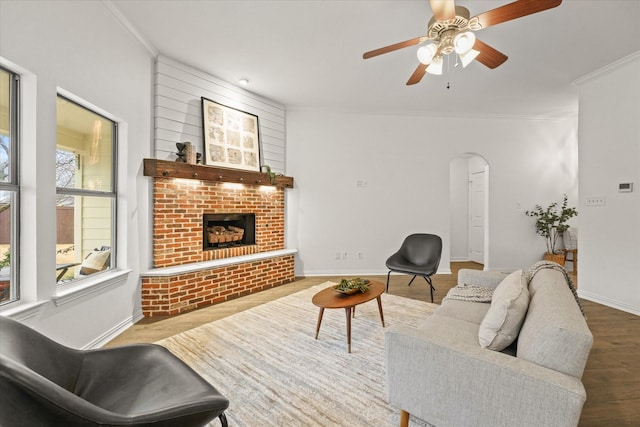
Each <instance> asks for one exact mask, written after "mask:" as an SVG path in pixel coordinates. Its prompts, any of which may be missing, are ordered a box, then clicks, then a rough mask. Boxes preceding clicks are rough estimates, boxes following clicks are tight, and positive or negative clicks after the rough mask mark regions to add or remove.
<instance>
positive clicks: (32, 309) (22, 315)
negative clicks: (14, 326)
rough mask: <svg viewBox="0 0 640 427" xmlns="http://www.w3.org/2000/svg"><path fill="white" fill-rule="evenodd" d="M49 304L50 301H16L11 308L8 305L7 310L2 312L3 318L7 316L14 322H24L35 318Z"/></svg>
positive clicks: (0, 311) (4, 309)
mask: <svg viewBox="0 0 640 427" xmlns="http://www.w3.org/2000/svg"><path fill="white" fill-rule="evenodd" d="M48 302H49V301H37V302H23V301H14V302H13V303H11V305H10V306H9V305H7V307H6V308H3V309H2V310H0V313H1V314H2V315H3V316H7V317H10V318H12V319H14V320H18V321H20V322H24V321H25V320H27V319H30V318H32V317H35V316H36V315H37V314H38V313H40V310H41V309H42V307H43V306H45V305H46V304H47V303H48Z"/></svg>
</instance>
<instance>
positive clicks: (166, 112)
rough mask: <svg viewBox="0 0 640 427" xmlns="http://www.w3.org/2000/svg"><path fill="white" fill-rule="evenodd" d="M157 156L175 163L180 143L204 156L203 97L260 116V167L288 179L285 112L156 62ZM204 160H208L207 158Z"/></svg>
mask: <svg viewBox="0 0 640 427" xmlns="http://www.w3.org/2000/svg"><path fill="white" fill-rule="evenodd" d="M155 84H156V87H155V113H154V115H155V155H156V158H158V159H162V160H175V159H176V155H175V153H176V151H177V149H176V142H187V141H189V142H191V143H192V144H194V145H195V147H196V150H197V151H198V152H199V153H204V143H203V136H202V106H201V100H200V97H202V96H204V97H205V98H208V99H210V100H212V101H215V102H218V103H220V104H224V105H227V106H229V107H233V108H237V109H239V110H242V111H246V112H247V113H251V114H255V115H256V116H258V124H259V132H260V158H261V161H260V164H261V165H269V166H271V169H272V170H273V171H274V172H279V173H285V172H286V171H285V118H286V114H285V107H284V106H283V105H280V104H278V103H276V102H274V101H271V100H269V99H267V98H263V97H261V96H258V95H255V94H253V93H251V92H248V91H246V90H243V89H241V88H239V87H237V86H234V85H232V84H230V83H228V82H225V81H223V80H220V79H218V78H216V77H214V76H211V75H209V74H207V73H204V72H202V71H200V70H197V69H194V68H192V67H189V66H188V65H185V64H182V63H180V62H177V61H175V60H173V59H170V58H167V57H164V56H159V57H158V59H157V61H156V83H155ZM203 157H204V155H203Z"/></svg>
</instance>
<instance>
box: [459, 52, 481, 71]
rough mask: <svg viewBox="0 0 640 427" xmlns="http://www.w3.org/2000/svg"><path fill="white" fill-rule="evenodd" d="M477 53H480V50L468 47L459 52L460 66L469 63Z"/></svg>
mask: <svg viewBox="0 0 640 427" xmlns="http://www.w3.org/2000/svg"><path fill="white" fill-rule="evenodd" d="M478 55H480V51H477V50H475V49H469V51H468V52H465V53H461V54H459V56H460V62H462V68H464V67H466V66H467V65H469V64H470V63H471V62H472V61H473V60H474V59H476V57H477V56H478Z"/></svg>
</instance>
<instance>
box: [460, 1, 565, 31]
mask: <svg viewBox="0 0 640 427" xmlns="http://www.w3.org/2000/svg"><path fill="white" fill-rule="evenodd" d="M560 3H562V0H518V1H514V2H513V3H509V4H505V5H504V6H501V7H498V8H495V9H492V10H489V11H487V12H484V13H481V14H479V15H478V16H476V17H474V18H477V19H478V23H479V24H480V26H481V28H487V27H490V26H492V25H496V24H500V23H502V22H506V21H511V20H512V19H517V18H521V17H523V16H527V15H531V14H533V13H537V12H542V11H543V10H547V9H553V8H554V7H557V6H560ZM474 18H471V19H472V20H473V19H474Z"/></svg>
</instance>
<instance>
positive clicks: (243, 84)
mask: <svg viewBox="0 0 640 427" xmlns="http://www.w3.org/2000/svg"><path fill="white" fill-rule="evenodd" d="M238 83H240V84H241V85H242V86H247V85H248V84H249V79H248V78H246V77H243V78H241V79H240V80H238Z"/></svg>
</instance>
